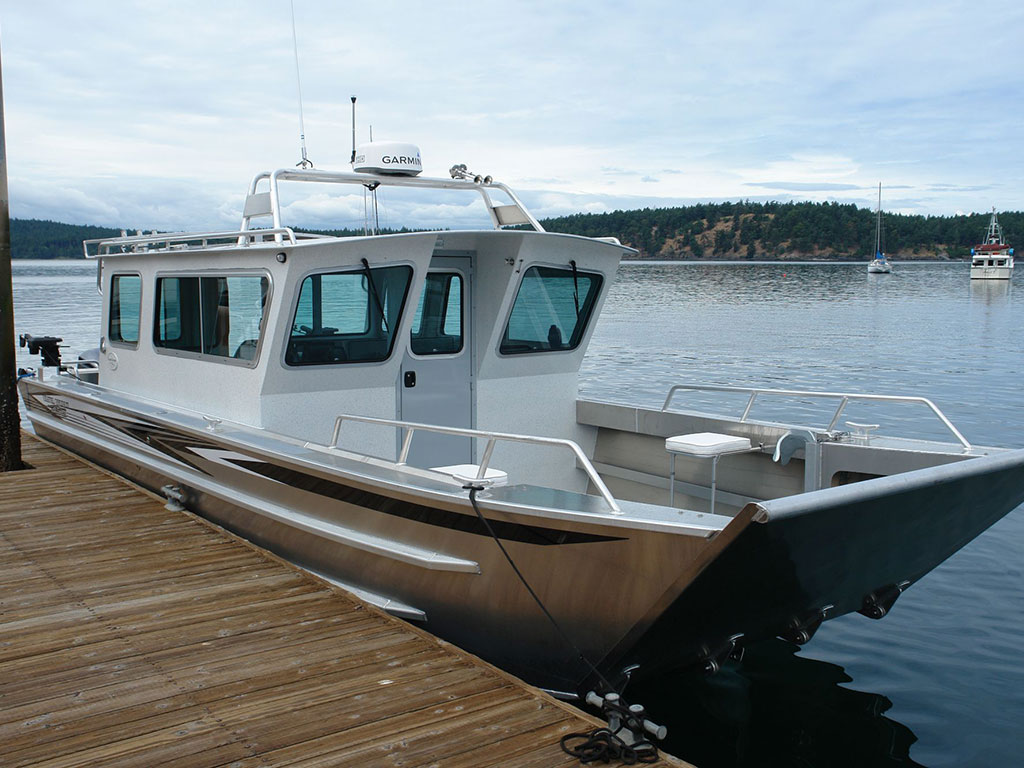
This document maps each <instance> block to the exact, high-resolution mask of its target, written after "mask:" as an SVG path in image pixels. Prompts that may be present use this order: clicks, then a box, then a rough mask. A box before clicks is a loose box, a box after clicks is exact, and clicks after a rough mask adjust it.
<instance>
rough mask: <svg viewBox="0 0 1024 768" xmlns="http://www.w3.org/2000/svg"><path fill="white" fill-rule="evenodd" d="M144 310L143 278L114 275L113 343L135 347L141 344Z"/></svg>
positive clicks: (111, 329)
mask: <svg viewBox="0 0 1024 768" xmlns="http://www.w3.org/2000/svg"><path fill="white" fill-rule="evenodd" d="M141 309H142V278H141V277H139V276H138V275H114V276H113V277H111V278H110V323H109V327H108V329H107V333H108V336H109V337H110V340H111V341H115V342H119V343H121V344H131V345H132V346H135V345H137V344H138V343H139V314H140V312H141Z"/></svg>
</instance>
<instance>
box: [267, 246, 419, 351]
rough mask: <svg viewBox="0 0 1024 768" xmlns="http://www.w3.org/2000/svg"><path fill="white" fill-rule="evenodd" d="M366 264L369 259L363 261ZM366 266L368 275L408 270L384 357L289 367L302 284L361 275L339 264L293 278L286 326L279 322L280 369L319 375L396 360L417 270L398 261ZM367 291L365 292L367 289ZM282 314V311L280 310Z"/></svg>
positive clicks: (355, 266)
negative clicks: (318, 278) (318, 277)
mask: <svg viewBox="0 0 1024 768" xmlns="http://www.w3.org/2000/svg"><path fill="white" fill-rule="evenodd" d="M367 261H369V258H368V257H367ZM369 263H370V271H371V272H372V271H374V270H379V269H385V268H388V267H405V268H406V269H408V270H409V280H408V282H407V283H406V285H405V294H404V295H403V296H402V303H401V304H400V305H399V307H398V316H397V320H398V322H397V323H396V324H395V329H394V331H392V333H391V344H390V346H389V347H388V353H387V355H386V356H385V357H383V358H382V359H380V360H327V361H324V362H319V363H299V364H295V363H290V362H288V347H289V346H290V343H291V338H292V328H293V326H294V323H295V316H296V314H297V313H298V310H299V301H300V300H301V298H302V286H303V285H305V283H306V280H308V279H309V278H310V277H313V276H314V275H339V274H348V273H355V274H361V273H363V271H364V269H365V268H364V267H363V265H362V264H360V263H355V264H341V265H334V266H330V267H316V268H313V269H309V270H307V271H305V272H303V273H301V274H300V275H298V276H297V278H296V281H295V289H294V291H293V292H292V297H291V302H290V304H289V305H288V307H287V309H288V315H287V317H286V318H285V319H286V320H287V322H283V321H282V326H283V335H282V341H283V343H282V344H281V356H280V360H281V366H282V367H283V368H286V369H287V370H289V371H320V370H324V369H332V368H334V367H336V366H340V367H345V368H351V367H353V366H380V365H387V364H388V363H390V362H391V361H392V360H393V359H394V358H395V357H396V354H395V353H396V350H397V349H398V341H399V334H400V333H402V332H403V329H406V330H408V328H411V325H410V324H409V323H408V319H407V317H406V310H407V309H408V306H409V294H410V292H411V290H412V287H413V285H414V284H415V282H416V280H417V275H418V272H419V270H418V269H417V266H416V263H415V262H413V261H409V260H402V261H386V262H381V261H377V262H373V261H369ZM368 290H369V289H368ZM367 300H368V302H371V303H372V301H373V298H372V296H371V295H369V294H368V295H367ZM282 311H283V309H282ZM346 335H347V336H351V335H353V334H339V337H341V336H346Z"/></svg>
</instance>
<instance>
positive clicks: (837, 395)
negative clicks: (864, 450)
mask: <svg viewBox="0 0 1024 768" xmlns="http://www.w3.org/2000/svg"><path fill="white" fill-rule="evenodd" d="M681 390H690V391H696V392H745V393H749V395H750V399H749V400H747V406H746V408H744V410H743V415H742V416H741V417H740V422H745V421H746V420H747V417H748V416H749V415H750V410H751V409H752V408H753V407H754V401H755V400H756V399H757V396H758V395H784V396H790V397H793V396H795V397H821V398H832V399H838V400H839V406H838V407H837V408H836V412H835V413H834V414H833V415H832V421H830V422H829V424H828V426H827V427H826V428H825V429H827V430H829V431H831V430H833V429H835V426H836V424H837V423H838V421H839V417H840V416H841V415H842V413H843V411H844V410H845V409H846V406H847V405H848V404H849V402H850V401H851V400H869V401H870V400H874V401H882V402H888V403H923V404H924V405H926V406H928V407H929V408H930V409H931V411H932V413H934V414H935V415H936V416H937V417H938V418H939V420H940V421H941V422H942V423H943V424H944V425H945V426H946V428H947V429H949V431H950V432H952V433H953V435H954V436H955V437H956V439H957V441H958V442H959V443H960V445H962V446H963V447H964V450H967V451H969V450H971V444H970V443H969V442H967V438H965V437H964V436H963V435H962V434H960V430H958V429H957V428H956V427H954V426H953V422H951V421H950V420H949V419H948V418H946V414H944V413H943V412H942V411H940V410H939V408H938V406H936V405H935V403H933V402H932V401H931V400H929V399H928V398H926V397H913V396H906V395H865V394H858V393H852V392H817V391H814V390H801V389H760V388H755V387H729V386H720V385H717V384H676V385H675V386H674V387H672V388H671V389H670V390H669V391H668V395H667V396H666V397H665V404H664V405H662V406H661V410H662V411H663V412H664V411H667V410H668V406H669V403H670V402H671V401H672V396H673V395H675V393H676V392H679V391H681Z"/></svg>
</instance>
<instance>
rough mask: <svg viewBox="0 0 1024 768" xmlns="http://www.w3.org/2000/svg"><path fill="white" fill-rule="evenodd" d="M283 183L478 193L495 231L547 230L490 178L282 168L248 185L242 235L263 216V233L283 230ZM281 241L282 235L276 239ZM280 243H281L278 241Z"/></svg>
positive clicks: (507, 191) (513, 195)
mask: <svg viewBox="0 0 1024 768" xmlns="http://www.w3.org/2000/svg"><path fill="white" fill-rule="evenodd" d="M263 181H266V182H267V189H266V191H257V190H258V189H259V187H260V183H261V182H263ZM281 181H305V182H317V183H321V184H353V185H359V186H364V187H368V188H370V189H376V188H377V187H385V186H391V187H419V188H424V189H458V190H465V191H470V192H476V193H478V194H479V195H480V196H481V197H482V198H483V200H484V205H485V206H486V208H487V212H488V213H489V214H490V217H491V223H492V224H493V225H494V228H495V229H502V228H504V227H514V226H520V225H523V224H528V225H529V226H531V227H533V229H534V230H536V231H537V232H543V231H544V227H542V226H541V225H540V222H539V221H537V219H535V218H534V217H533V214H531V213H530V212H529V211H528V210H527V209H526V206H525V205H523V203H522V201H520V200H519V198H518V197H516V194H515V192H513V191H512V190H511V189H509V188H508V187H507V186H506V185H504V184H502V183H500V182H496V181H492V180H490V178H489V177H487V178H484V179H480V180H479V181H477V180H476V178H472V179H469V178H466V179H442V178H433V177H429V176H386V175H381V174H374V173H353V172H348V171H320V170H315V169H312V168H280V169H278V170H276V171H263V172H262V173H258V174H256V176H254V177H253V180H252V183H250V185H249V194H248V195H247V196H246V198H245V209H244V210H243V212H242V232H249V231H252V230H251V223H252V220H253V219H255V218H258V217H262V216H270V217H272V219H273V227H274V229H271V230H260V231H262V232H274V231H276V230H279V229H281V228H282V226H283V225H282V223H281V200H280V196H279V195H278V183H279V182H281ZM492 189H497V190H500V191H501V192H503V193H505V195H507V196H508V199H509V200H511V201H512V203H511V205H500V204H496V203H495V202H494V201H493V200H492V199H491V196H490V194H489V191H490V190H492ZM277 237H278V238H280V235H278V236H277ZM278 241H279V242H280V240H278Z"/></svg>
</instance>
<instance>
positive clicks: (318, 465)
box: [20, 376, 732, 538]
mask: <svg viewBox="0 0 1024 768" xmlns="http://www.w3.org/2000/svg"><path fill="white" fill-rule="evenodd" d="M64 378H68V379H69V380H68V381H64V380H63V379H64ZM29 382H31V384H29ZM20 384H21V385H22V386H25V387H28V386H38V387H42V388H44V389H48V390H49V392H48V394H50V395H55V396H65V397H75V398H78V399H80V400H81V401H83V402H87V403H88V402H98V403H102V405H103V406H104V407H106V408H110V409H112V410H115V411H117V412H119V413H123V414H127V415H130V416H133V417H136V418H144V419H147V420H150V421H152V422H154V423H156V424H158V425H161V426H165V427H170V428H173V429H177V430H182V431H184V432H186V433H190V434H192V435H194V436H196V437H202V438H204V439H205V440H211V439H215V440H216V441H217V442H219V443H221V444H222V445H223V446H224V447H225V448H227V449H231V450H238V451H240V452H248V453H255V454H257V456H258V455H259V454H261V453H262V454H263V455H266V456H270V457H272V459H273V460H274V462H275V463H277V464H280V465H283V466H288V465H290V466H291V467H293V468H296V469H301V470H302V471H305V472H311V473H314V474H319V475H320V476H322V477H324V479H333V480H338V479H344V480H345V481H346V482H352V483H355V484H357V485H360V486H363V487H365V488H367V489H371V488H372V489H373V491H374V492H384V493H387V494H388V495H390V496H393V497H395V496H397V497H403V496H404V497H408V498H412V499H416V500H417V501H418V502H419V503H430V504H433V505H441V507H442V508H445V509H449V510H450V511H457V512H463V513H468V512H469V511H470V508H469V504H468V496H467V495H465V491H464V489H463V488H462V484H461V483H459V482H457V481H454V480H451V481H449V480H447V479H445V477H444V476H443V475H442V474H440V473H435V472H431V471H430V470H423V469H419V468H416V467H409V466H404V465H398V464H396V463H395V462H390V461H388V460H386V459H382V458H379V457H374V456H369V455H366V454H358V453H353V452H348V451H344V450H337V451H334V450H325V449H324V447H323V446H316V445H315V444H313V445H311V444H310V442H309V441H305V440H302V439H299V438H294V437H290V436H288V435H283V434H280V433H276V432H270V431H269V430H265V429H262V428H259V427H253V426H251V425H246V424H241V423H237V422H229V421H220V422H217V424H216V430H215V431H214V430H211V429H209V426H208V425H209V423H210V422H209V421H207V420H206V418H205V417H204V416H203V414H201V413H198V412H189V411H188V410H186V409H182V408H179V407H177V406H172V405H169V404H166V403H161V402H158V401H151V400H147V399H144V398H140V397H138V396H135V395H130V394H126V393H123V392H117V391H115V390H107V389H106V388H104V387H102V386H101V385H97V384H91V383H88V382H83V381H80V380H78V379H73V378H71V377H63V376H62V377H60V379H58V380H54V379H52V378H51V379H46V380H42V381H40V380H39V379H28V380H24V381H22V382H20ZM76 390H77V391H76ZM119 400H121V401H125V402H118V401H119ZM193 414H194V415H193ZM32 417H33V413H32V410H30V411H29V418H30V420H31V418H32ZM60 425H61V428H62V429H64V430H65V431H68V432H71V433H72V434H73V433H74V432H75V431H83V432H88V430H87V429H84V428H82V427H79V426H77V425H74V424H67V423H66V422H60ZM229 430H230V431H229ZM275 444H276V446H284V447H288V448H291V449H292V451H290V452H282V451H281V450H275V447H276V446H275ZM368 468H373V470H375V472H369V471H367V470H368ZM389 475H390V476H389ZM411 478H415V479H416V480H417V481H418V483H419V484H417V485H413V484H412V483H410V482H409V480H410V479H411ZM428 484H429V485H428ZM545 492H546V493H545ZM516 496H520V497H522V496H526V497H527V498H528V499H529V497H531V496H532V497H533V498H534V499H535V500H537V501H538V502H539V501H544V500H547V501H550V500H552V498H555V497H557V499H558V500H559V502H561V503H562V504H563V505H564V504H566V503H571V502H575V503H576V504H577V505H578V506H577V508H575V509H572V508H567V506H559V507H556V506H551V504H550V503H548V504H543V503H523V502H522V501H517V499H516ZM477 501H478V504H479V506H480V507H481V509H485V510H488V511H493V512H500V513H505V514H513V515H523V516H526V517H532V518H537V519H543V520H552V521H561V522H564V523H571V524H579V523H583V524H586V525H597V526H603V527H610V528H620V529H621V528H625V529H630V530H638V531H644V532H655V533H669V534H679V535H687V536H696V537H700V538H711V537H713V536H715V535H716V534H717V533H719V532H720V531H721V530H723V529H724V528H725V526H726V525H728V524H729V523H730V522H732V518H730V517H727V516H723V515H711V514H708V513H706V512H699V511H696V510H678V509H674V508H669V507H662V506H658V505H654V504H644V503H641V502H633V501H628V500H622V501H620V505H621V507H622V513H621V514H613V513H612V512H611V511H610V510H608V508H607V506H606V504H605V502H604V499H603V498H601V497H600V496H594V495H590V494H584V493H577V492H574V491H562V490H557V489H546V488H543V487H541V486H531V485H525V484H517V485H508V486H502V487H492V488H488V489H486V491H485V492H482V493H481V494H479V495H478V496H477Z"/></svg>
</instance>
